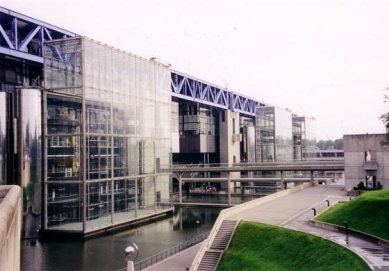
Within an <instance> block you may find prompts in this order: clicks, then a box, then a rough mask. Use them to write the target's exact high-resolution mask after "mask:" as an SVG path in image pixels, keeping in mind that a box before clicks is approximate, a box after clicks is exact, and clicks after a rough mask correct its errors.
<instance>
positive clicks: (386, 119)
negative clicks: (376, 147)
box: [380, 87, 389, 145]
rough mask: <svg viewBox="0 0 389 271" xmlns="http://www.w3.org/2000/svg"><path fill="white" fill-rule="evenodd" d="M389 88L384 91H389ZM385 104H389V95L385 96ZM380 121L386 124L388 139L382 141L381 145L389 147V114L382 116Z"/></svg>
mask: <svg viewBox="0 0 389 271" xmlns="http://www.w3.org/2000/svg"><path fill="white" fill-rule="evenodd" d="M388 90H389V87H387V88H385V89H384V91H388ZM384 103H389V94H384ZM380 119H381V120H382V122H383V123H384V124H385V127H386V139H385V140H383V141H381V144H383V145H388V144H389V112H387V113H384V114H382V115H381V116H380Z"/></svg>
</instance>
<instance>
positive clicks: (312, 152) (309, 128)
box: [293, 117, 317, 159]
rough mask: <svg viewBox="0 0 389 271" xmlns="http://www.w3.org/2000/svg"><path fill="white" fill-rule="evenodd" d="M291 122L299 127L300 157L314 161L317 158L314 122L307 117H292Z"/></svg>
mask: <svg viewBox="0 0 389 271" xmlns="http://www.w3.org/2000/svg"><path fill="white" fill-rule="evenodd" d="M293 122H298V123H300V125H301V153H302V154H301V157H302V158H304V159H315V158H316V157H317V147H316V120H315V119H314V118H308V117H294V118H293Z"/></svg>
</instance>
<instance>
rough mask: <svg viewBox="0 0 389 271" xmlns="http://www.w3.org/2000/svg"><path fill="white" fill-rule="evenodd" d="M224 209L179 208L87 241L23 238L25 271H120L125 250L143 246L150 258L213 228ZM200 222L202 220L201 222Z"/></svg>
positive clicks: (142, 253) (141, 250)
mask: <svg viewBox="0 0 389 271" xmlns="http://www.w3.org/2000/svg"><path fill="white" fill-rule="evenodd" d="M221 210H222V209H221V208H204V207H191V208H176V211H175V213H174V215H173V216H172V217H170V218H167V219H164V220H161V221H158V222H155V223H152V224H149V225H145V226H142V227H139V228H137V229H132V230H128V231H123V232H120V233H115V234H109V235H104V236H99V237H95V238H91V239H87V240H74V239H73V240H50V241H43V240H23V241H22V242H21V270H22V271H64V270H71V271H78V270H83V271H86V270H93V271H96V270H107V271H117V270H119V269H122V268H125V267H126V260H125V256H124V249H125V248H126V247H127V246H128V245H130V244H131V243H135V244H136V245H137V246H138V248H139V256H138V258H137V259H136V260H135V262H138V261H140V260H143V259H146V258H148V257H150V256H152V255H155V254H158V253H159V252H162V251H164V250H166V249H169V248H171V247H173V246H175V245H178V244H179V243H182V242H185V241H187V240H190V239H191V238H194V237H196V236H198V235H200V234H202V233H205V232H208V231H210V230H211V229H212V227H213V224H214V222H215V221H216V219H217V217H218V215H219V213H220V211H221ZM197 222H199V223H197Z"/></svg>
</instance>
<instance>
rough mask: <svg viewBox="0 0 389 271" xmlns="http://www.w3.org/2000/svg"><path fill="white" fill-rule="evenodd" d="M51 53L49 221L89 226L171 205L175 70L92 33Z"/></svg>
mask: <svg viewBox="0 0 389 271" xmlns="http://www.w3.org/2000/svg"><path fill="white" fill-rule="evenodd" d="M45 53H46V54H45V75H46V76H45V80H46V82H48V84H46V89H47V91H48V92H50V93H54V94H50V95H49V94H48V95H47V114H48V118H47V119H48V121H47V135H46V139H47V144H48V145H47V146H48V148H47V151H46V153H47V156H48V157H47V158H48V162H47V163H48V165H47V180H46V182H47V185H46V187H47V192H48V194H47V217H48V220H47V227H48V228H53V229H61V230H62V229H63V230H76V231H79V230H80V231H84V232H88V231H93V230H95V229H98V228H102V227H107V226H111V225H114V224H117V223H123V222H126V221H130V220H132V219H135V218H141V217H146V216H149V215H153V214H155V213H156V212H159V211H163V210H164V209H170V208H171V185H170V183H171V182H170V173H171V100H170V81H169V78H170V71H169V70H168V69H167V68H166V67H165V66H162V65H160V64H157V63H156V62H152V61H148V60H146V59H141V58H139V57H137V56H134V55H131V54H128V53H124V52H122V51H119V50H116V49H114V48H112V47H109V46H106V45H103V44H100V43H97V42H94V41H92V40H89V39H86V38H75V39H70V40H69V39H67V40H61V41H53V42H48V43H46V45H45ZM56 62H70V63H66V64H62V65H61V64H60V65H55V64H54V65H53V64H52V63H56ZM68 66H71V67H72V68H70V69H66V68H65V67H68ZM58 67H59V68H58ZM61 67H64V68H61ZM53 69H54V71H53ZM68 73H70V74H68ZM52 77H54V78H52ZM58 77H59V78H58ZM69 78H71V79H69ZM62 108H63V109H62ZM58 114H59V115H60V116H58ZM51 119H56V121H51ZM57 138H58V139H57ZM53 140H54V143H55V144H57V143H56V141H58V142H59V143H58V145H59V146H60V147H61V148H57V149H53V150H51V151H50V148H51V147H50V146H52V144H53V143H52V142H53ZM50 144H51V145H50ZM65 146H66V147H65ZM59 153H60V154H61V155H60V156H58V155H59ZM50 155H53V157H50ZM51 160H53V161H51ZM53 169H54V171H53ZM50 174H51V175H50ZM50 176H53V177H54V176H55V179H53V177H50ZM53 190H54V192H55V196H54V197H53V192H52V191H53ZM61 191H62V196H61ZM59 197H61V198H62V199H63V200H65V199H66V203H65V202H62V201H60V200H59ZM70 202H72V203H70ZM50 205H52V206H50Z"/></svg>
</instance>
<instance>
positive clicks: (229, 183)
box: [227, 172, 231, 205]
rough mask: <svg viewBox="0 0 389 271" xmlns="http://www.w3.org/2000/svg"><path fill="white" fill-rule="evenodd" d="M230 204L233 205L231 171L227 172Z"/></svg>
mask: <svg viewBox="0 0 389 271" xmlns="http://www.w3.org/2000/svg"><path fill="white" fill-rule="evenodd" d="M227 191H228V205H231V172H228V173H227Z"/></svg>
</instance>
